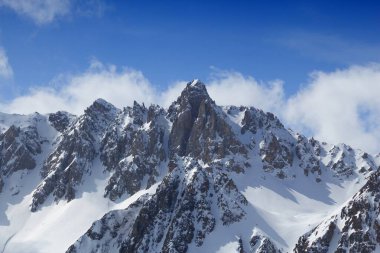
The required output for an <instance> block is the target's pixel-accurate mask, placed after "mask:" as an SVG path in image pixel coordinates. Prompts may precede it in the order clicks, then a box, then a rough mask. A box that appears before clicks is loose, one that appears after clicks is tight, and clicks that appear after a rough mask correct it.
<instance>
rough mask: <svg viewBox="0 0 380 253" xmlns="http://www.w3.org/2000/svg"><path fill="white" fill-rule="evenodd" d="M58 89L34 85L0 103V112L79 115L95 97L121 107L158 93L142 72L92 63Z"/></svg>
mask: <svg viewBox="0 0 380 253" xmlns="http://www.w3.org/2000/svg"><path fill="white" fill-rule="evenodd" d="M64 79H65V81H64V83H63V84H62V85H60V87H59V88H52V87H35V88H32V89H30V90H29V92H28V93H27V94H25V95H23V96H20V97H17V98H15V99H13V100H12V101H10V102H9V103H5V104H2V105H0V111H4V112H11V113H25V114H27V113H32V112H35V111H37V112H40V113H49V112H55V111H58V110H65V111H69V112H72V113H75V114H82V113H83V110H84V109H85V108H86V107H88V106H89V105H91V104H92V103H93V102H94V100H96V99H97V98H104V99H105V100H107V101H110V102H112V103H113V104H114V105H115V106H117V107H119V108H122V107H123V106H126V105H131V104H132V103H133V101H134V100H136V101H138V102H146V103H149V104H150V103H152V102H154V101H155V98H156V94H157V92H156V91H155V90H154V88H153V87H152V85H151V84H150V83H149V81H148V80H147V79H146V78H145V77H144V76H143V75H142V73H141V72H139V71H136V70H131V69H123V70H121V71H118V70H117V69H116V67H115V66H112V65H111V66H104V65H102V64H101V63H96V64H91V67H90V68H89V69H88V70H87V71H86V72H84V73H82V74H80V75H76V76H67V77H66V78H64Z"/></svg>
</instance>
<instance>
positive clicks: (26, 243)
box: [0, 80, 380, 253]
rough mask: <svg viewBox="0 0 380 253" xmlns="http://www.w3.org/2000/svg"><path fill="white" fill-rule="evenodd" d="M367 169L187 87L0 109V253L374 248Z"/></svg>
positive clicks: (377, 245)
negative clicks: (128, 100)
mask: <svg viewBox="0 0 380 253" xmlns="http://www.w3.org/2000/svg"><path fill="white" fill-rule="evenodd" d="M342 131H344V129H342ZM379 165H380V157H379V155H376V156H375V155H371V154H368V153H366V152H364V151H361V150H356V149H353V148H351V147H350V146H348V145H345V144H339V145H332V144H327V143H324V142H320V141H318V140H316V139H314V138H307V137H305V136H303V135H301V134H298V133H295V132H293V131H291V130H289V129H287V128H286V127H284V125H283V124H282V123H281V122H280V121H279V119H278V118H277V117H276V116H274V115H273V114H272V113H269V112H268V113H266V112H263V111H261V110H259V109H256V108H253V107H242V106H240V107H237V106H227V107H222V106H218V105H217V104H215V102H214V101H213V100H212V98H210V96H209V95H208V93H207V90H206V86H205V85H204V84H203V83H201V82H200V81H198V80H194V81H192V82H189V83H188V84H187V85H186V87H184V90H183V91H182V93H181V94H180V96H179V97H178V99H177V100H176V101H174V102H173V103H172V104H171V106H170V107H169V108H162V107H160V106H157V105H150V106H149V107H146V106H145V105H144V104H138V103H137V102H135V103H134V104H133V106H132V107H125V108H123V109H118V108H116V107H114V106H113V105H112V104H110V103H108V102H106V101H104V100H102V99H98V100H96V101H95V102H94V103H93V104H92V105H90V106H89V107H88V108H87V109H86V110H85V111H84V114H83V115H80V116H75V115H72V114H70V113H67V112H62V111H59V112H56V113H51V114H47V115H41V114H39V113H35V114H31V115H16V114H5V113H1V114H0V252H2V253H21V252H27V253H51V252H54V253H55V252H58V253H59V252H68V253H90V252H91V253H95V252H99V253H103V252H104V253H106V252H120V253H131V252H152V253H153V252H164V253H169V252H170V253H175V252H178V253H183V252H206V253H213V252H218V253H223V252H228V253H230V252H232V253H233V252H238V253H243V252H244V253H249V252H252V253H264V252H265V253H278V252H321V253H327V252H337V253H343V252H347V253H348V252H350V253H351V252H364V253H365V252H380V218H379V213H380V171H379V170H378V168H379Z"/></svg>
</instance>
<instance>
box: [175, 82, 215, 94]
mask: <svg viewBox="0 0 380 253" xmlns="http://www.w3.org/2000/svg"><path fill="white" fill-rule="evenodd" d="M184 93H187V94H191V95H203V96H205V97H209V95H208V92H207V89H206V85H205V84H204V83H202V82H201V81H199V80H198V79H194V80H193V81H191V82H188V83H187V84H186V88H185V89H184V90H183V91H182V93H181V95H182V94H184Z"/></svg>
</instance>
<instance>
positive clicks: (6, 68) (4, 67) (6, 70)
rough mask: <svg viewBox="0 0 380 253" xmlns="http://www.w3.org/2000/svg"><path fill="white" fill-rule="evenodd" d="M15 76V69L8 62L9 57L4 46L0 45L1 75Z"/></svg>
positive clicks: (4, 76)
mask: <svg viewBox="0 0 380 253" xmlns="http://www.w3.org/2000/svg"><path fill="white" fill-rule="evenodd" d="M12 76H13V70H12V67H11V65H10V64H9V62H8V57H7V55H6V53H5V51H4V49H3V48H1V47H0V77H2V78H11V77H12Z"/></svg>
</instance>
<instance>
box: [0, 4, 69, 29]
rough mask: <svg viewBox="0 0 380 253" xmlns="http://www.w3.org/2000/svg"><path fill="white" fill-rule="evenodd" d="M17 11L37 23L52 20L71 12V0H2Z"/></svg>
mask: <svg viewBox="0 0 380 253" xmlns="http://www.w3.org/2000/svg"><path fill="white" fill-rule="evenodd" d="M0 6H5V7H8V8H10V9H12V10H13V11H15V12H16V13H18V14H20V15H23V16H26V17H28V18H31V19H32V20H33V21H34V22H36V23H37V24H46V23H50V22H52V21H53V20H54V19H55V18H57V17H60V16H64V15H66V14H68V13H69V10H70V1H69V0H0Z"/></svg>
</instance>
